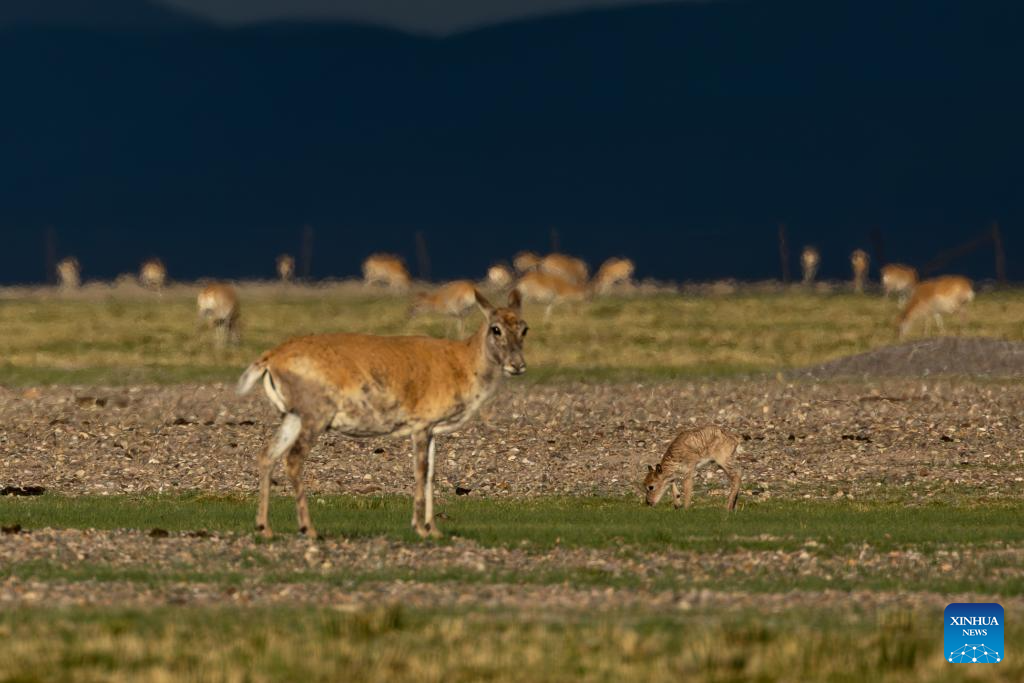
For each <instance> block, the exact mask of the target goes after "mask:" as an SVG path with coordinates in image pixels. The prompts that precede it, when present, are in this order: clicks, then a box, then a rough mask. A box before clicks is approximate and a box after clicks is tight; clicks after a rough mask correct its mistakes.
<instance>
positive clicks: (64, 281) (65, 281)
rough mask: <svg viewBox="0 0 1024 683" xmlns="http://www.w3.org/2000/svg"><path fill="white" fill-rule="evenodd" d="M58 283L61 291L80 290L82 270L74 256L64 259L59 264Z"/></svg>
mask: <svg viewBox="0 0 1024 683" xmlns="http://www.w3.org/2000/svg"><path fill="white" fill-rule="evenodd" d="M57 283H58V284H59V286H60V288H61V289H78V288H79V286H81V284H82V270H81V267H80V266H79V265H78V259H76V258H75V257H74V256H68V257H66V258H62V259H61V260H60V261H59V262H58V263H57Z"/></svg>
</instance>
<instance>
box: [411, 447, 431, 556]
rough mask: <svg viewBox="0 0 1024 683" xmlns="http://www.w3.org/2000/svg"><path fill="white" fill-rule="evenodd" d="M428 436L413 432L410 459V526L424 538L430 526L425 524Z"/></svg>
mask: <svg viewBox="0 0 1024 683" xmlns="http://www.w3.org/2000/svg"><path fill="white" fill-rule="evenodd" d="M429 441H430V437H429V436H428V435H427V434H426V433H420V434H413V437H412V461H413V471H414V472H415V474H416V491H415V493H414V494H413V499H412V528H413V529H415V530H416V533H417V534H419V535H420V538H426V537H427V536H429V535H430V528H429V527H427V524H426V516H427V498H426V493H427V492H426V488H427V470H428V468H429V464H428V460H429V457H430V456H429V451H430V444H429Z"/></svg>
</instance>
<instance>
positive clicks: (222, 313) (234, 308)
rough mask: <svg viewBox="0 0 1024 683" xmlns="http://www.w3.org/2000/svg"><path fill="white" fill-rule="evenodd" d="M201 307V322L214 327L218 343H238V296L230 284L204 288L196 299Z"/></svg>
mask: <svg viewBox="0 0 1024 683" xmlns="http://www.w3.org/2000/svg"><path fill="white" fill-rule="evenodd" d="M196 304H197V305H198V307H199V321H200V322H201V323H205V324H206V325H207V326H208V327H212V328H213V329H214V331H215V332H216V334H217V343H218V344H220V345H223V344H225V343H227V342H231V343H237V342H238V340H239V332H238V317H239V313H240V310H239V307H238V294H237V293H236V292H235V288H234V287H232V286H231V285H228V284H216V283H215V284H212V285H207V286H206V287H204V288H203V291H201V292H199V296H198V297H197V298H196Z"/></svg>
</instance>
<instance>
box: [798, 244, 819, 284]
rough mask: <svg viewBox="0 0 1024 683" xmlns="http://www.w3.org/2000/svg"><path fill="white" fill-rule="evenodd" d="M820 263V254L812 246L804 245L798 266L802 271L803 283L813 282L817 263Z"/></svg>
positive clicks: (816, 273)
mask: <svg viewBox="0 0 1024 683" xmlns="http://www.w3.org/2000/svg"><path fill="white" fill-rule="evenodd" d="M819 263H821V254H819V253H818V250H817V249H815V248H814V247H810V246H808V247H804V250H803V253H801V254H800V266H801V267H802V268H803V271H804V284H805V285H809V284H811V283H812V282H814V278H815V277H816V276H817V275H818V264H819Z"/></svg>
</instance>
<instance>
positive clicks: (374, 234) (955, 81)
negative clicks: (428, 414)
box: [0, 0, 1024, 282]
mask: <svg viewBox="0 0 1024 683" xmlns="http://www.w3.org/2000/svg"><path fill="white" fill-rule="evenodd" d="M62 1H64V2H65V4H67V5H68V10H67V13H66V14H65V15H64V18H63V19H61V20H60V21H57V22H56V23H57V24H59V25H54V21H53V17H52V16H50V22H49V23H47V16H44V15H43V14H40V12H39V11H38V10H39V8H40V7H41V6H39V5H36V4H34V3H30V4H28V5H25V6H23V7H22V8H21V9H22V10H23V11H22V12H21V13H20V14H19V13H18V11H15V12H13V13H12V11H11V7H12V5H0V83H3V84H4V88H5V92H4V103H5V105H4V107H2V108H0V149H2V150H3V157H2V159H0V231H2V232H3V234H4V236H5V249H4V250H2V251H0V280H2V281H4V282H15V281H33V280H35V281H38V280H41V279H43V278H44V277H45V276H46V273H45V267H44V264H45V258H44V255H45V249H44V245H45V240H44V235H45V234H46V230H47V228H48V227H52V228H53V231H54V234H55V235H56V237H57V241H56V252H57V254H58V255H64V254H75V255H77V256H78V257H79V258H80V260H81V261H82V263H83V266H84V268H85V272H86V275H87V277H104V278H106V277H113V276H114V275H116V274H117V273H120V272H127V271H132V270H134V269H135V268H136V267H137V264H138V262H139V260H141V259H142V258H145V257H148V256H151V255H159V256H161V257H163V258H164V260H165V261H166V262H167V263H168V266H169V268H170V270H171V273H172V275H174V276H177V277H181V278H192V277H198V276H223V277H243V276H259V275H269V274H270V273H271V272H272V271H271V269H272V264H273V259H274V257H275V256H276V254H277V253H279V252H280V251H285V250H287V251H292V252H297V251H298V248H299V241H300V234H301V230H302V227H303V226H304V225H310V226H312V227H313V228H314V230H315V235H316V244H315V257H314V260H313V273H314V275H315V276H318V277H326V276H351V275H355V274H356V273H357V272H358V267H359V262H360V261H361V260H362V258H363V257H365V255H366V254H367V253H369V252H371V251H376V250H382V249H383V250H393V251H398V252H400V253H402V254H404V255H405V256H406V258H407V259H408V260H409V262H410V263H411V264H415V263H416V256H415V248H414V245H415V238H414V236H415V235H416V233H417V232H422V233H423V235H424V236H425V238H426V242H427V244H428V247H429V250H430V256H431V260H432V275H433V276H434V277H436V278H451V277H466V276H479V275H480V274H482V273H483V272H484V269H485V268H486V267H487V265H488V264H489V263H490V262H492V261H494V260H497V259H502V258H509V257H510V256H511V255H512V254H513V253H514V252H515V251H517V250H519V249H523V248H530V249H537V250H544V249H547V248H548V247H549V246H550V235H551V231H552V229H557V230H558V233H559V235H560V239H561V246H562V247H563V248H564V249H566V250H569V251H573V252H578V253H581V254H583V255H584V256H586V257H587V258H588V259H589V260H591V261H592V262H598V261H600V260H602V259H604V258H606V257H608V256H612V255H629V256H632V257H634V258H635V259H636V260H637V262H638V266H639V273H640V275H641V276H654V277H660V278H671V279H676V280H685V279H706V278H714V277H729V276H733V277H740V278H764V277H774V276H777V275H778V273H779V266H778V256H777V245H776V241H775V238H776V234H777V225H778V224H779V223H780V222H785V223H786V224H787V225H788V226H789V232H790V243H791V253H792V254H793V258H794V259H795V258H796V253H797V252H798V251H799V248H800V246H801V245H802V244H804V243H814V244H817V245H818V246H819V247H820V248H821V250H822V252H823V254H824V257H825V261H824V265H823V274H824V275H825V276H827V277H846V276H847V274H848V261H847V256H848V254H849V252H850V251H851V250H852V249H854V248H857V247H863V248H867V249H869V250H871V251H872V252H873V253H874V255H875V257H876V258H875V263H876V265H877V263H879V262H880V260H881V258H880V257H882V256H884V257H885V258H886V259H888V260H899V261H906V262H909V263H912V264H914V265H917V266H924V265H926V264H928V263H929V262H930V261H932V260H933V258H934V257H936V256H937V255H938V254H940V253H941V252H942V251H943V250H945V249H949V248H953V247H955V246H957V245H959V244H961V243H964V242H966V241H968V240H970V239H972V238H974V237H976V236H977V235H978V234H979V233H980V232H981V231H982V230H985V229H986V228H987V227H988V226H989V225H990V224H991V222H992V221H993V220H998V221H1000V223H1001V224H1002V226H1003V235H1004V238H1005V242H1006V248H1007V255H1008V264H1009V271H1010V275H1011V277H1012V278H1015V279H1024V240H1022V239H1021V238H1020V235H1021V229H1020V226H1021V224H1022V223H1024V193H1022V192H1021V190H1022V186H1024V183H1022V173H1021V167H1020V159H1022V158H1024V127H1022V126H1021V125H1020V121H1022V120H1024V91H1022V90H1021V89H1020V88H1018V87H1016V84H1017V83H1018V82H1019V73H1018V65H1019V64H1021V63H1024V45H1022V43H1021V41H1020V40H1019V36H1020V35H1022V34H1024V7H1022V6H1021V5H1020V4H1015V3H1005V2H996V1H995V0H979V1H977V2H954V1H952V0H909V1H907V2H899V3H892V2H887V1H881V0H879V1H874V2H872V1H864V0H834V1H831V2H827V3H823V2H817V1H816V0H815V1H812V0H753V1H750V2H741V1H734V2H730V1H725V0H723V1H722V2H714V3H677V4H670V5H662V6H650V7H622V8H617V9H613V10H603V11H595V12H589V13H584V14H578V15H561V16H550V17H545V18H539V19H533V20H529V21H520V22H516V23H512V24H506V25H496V26H490V27H486V28H483V29H479V30H476V31H471V32H467V33H462V34H458V35H454V36H448V37H445V38H443V39H438V38H434V37H423V36H414V35H410V34H408V33H403V32H397V31H393V30H389V29H386V28H380V27H368V26H363V25H345V24H332V23H318V24H314V25H301V24H299V25H297V24H257V25H245V26H244V27H231V28H226V27H223V26H220V25H216V24H205V23H203V22H198V21H196V20H194V19H193V20H189V18H188V17H180V16H175V15H174V14H173V13H170V12H169V11H166V10H161V9H160V8H158V7H156V6H153V5H149V4H146V3H144V2H142V0H103V2H104V3H105V6H108V7H110V8H112V9H111V10H110V12H108V13H106V14H104V15H103V16H95V15H88V14H87V15H82V14H81V13H80V12H79V13H78V14H75V11H79V10H80V9H81V5H80V4H78V3H77V0H75V1H72V0H62ZM115 9H116V10H117V11H115ZM15 10H17V8H15ZM158 10H159V11H158ZM19 17H20V18H19ZM26 17H27V19H26ZM875 231H877V232H878V234H881V236H882V246H883V252H882V253H881V254H880V253H878V251H877V250H876V247H877V245H876V243H875V241H874V240H873V239H872V237H871V235H872V234H873V232H875ZM992 260H993V259H992V256H991V250H982V251H978V252H976V253H975V254H974V255H973V256H969V257H965V258H960V259H958V260H954V261H952V262H950V263H949V264H948V265H947V266H945V268H944V270H946V271H960V272H966V273H967V274H970V275H972V276H974V277H989V276H991V275H992Z"/></svg>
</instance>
